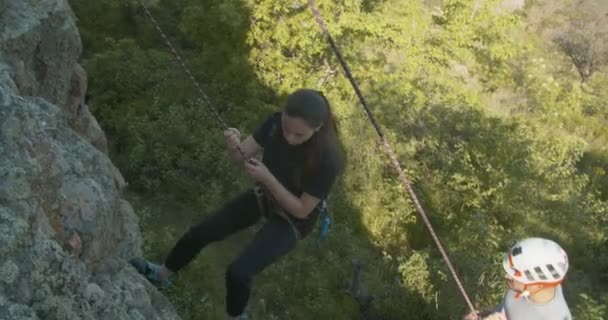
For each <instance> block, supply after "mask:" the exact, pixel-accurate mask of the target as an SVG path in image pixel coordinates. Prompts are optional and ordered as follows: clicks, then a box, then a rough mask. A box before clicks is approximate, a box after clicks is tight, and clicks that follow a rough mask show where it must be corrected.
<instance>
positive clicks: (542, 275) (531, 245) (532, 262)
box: [502, 238, 568, 285]
mask: <svg viewBox="0 0 608 320" xmlns="http://www.w3.org/2000/svg"><path fill="white" fill-rule="evenodd" d="M502 266H503V268H504V269H505V272H506V273H507V274H508V275H509V276H511V277H512V278H513V279H515V280H517V281H519V282H521V283H523V284H525V285H530V284H548V285H551V284H552V285H557V284H559V283H561V282H562V281H563V280H564V277H565V276H566V272H567V271H568V256H567V255H566V252H565V251H564V249H562V248H561V247H560V246H559V245H558V244H557V243H555V242H554V241H551V240H548V239H542V238H528V239H524V240H521V241H519V242H517V243H516V244H515V245H514V246H513V247H512V248H511V250H509V252H507V254H506V255H505V258H504V259H503V262H502Z"/></svg>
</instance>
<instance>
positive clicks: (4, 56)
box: [0, 0, 179, 320]
mask: <svg viewBox="0 0 608 320" xmlns="http://www.w3.org/2000/svg"><path fill="white" fill-rule="evenodd" d="M80 51H81V44H80V38H79V35H78V30H77V28H76V25H75V22H74V16H73V13H72V11H71V9H70V7H69V5H68V3H67V0H0V319H11V320H12V319H45V320H46V319H178V318H179V317H178V316H177V314H176V313H175V311H174V309H173V307H172V306H171V304H170V303H169V302H168V301H167V300H166V299H165V298H164V296H162V295H161V294H159V293H158V292H157V291H156V290H155V289H154V288H153V287H152V286H150V285H149V284H148V283H147V282H146V281H145V280H144V279H143V278H141V277H140V276H139V275H138V274H137V273H136V272H135V271H134V270H133V269H132V268H131V267H130V266H129V265H128V263H127V259H128V258H130V257H132V256H134V255H139V254H140V249H139V248H140V241H141V240H140V233H139V229H138V226H137V217H136V215H135V214H134V212H133V209H132V208H131V206H130V205H129V203H128V202H127V201H125V200H124V199H123V198H122V197H121V190H122V189H123V188H124V186H125V182H124V180H123V178H122V176H121V175H120V172H119V171H118V170H117V169H116V168H115V167H114V166H113V165H112V163H111V161H110V160H109V158H108V156H107V144H106V140H105V136H104V134H103V131H102V130H101V129H100V128H99V125H98V124H97V121H95V118H94V117H93V116H92V115H91V113H90V112H89V110H88V107H87V105H86V103H85V101H84V96H85V93H86V85H87V81H86V74H85V72H84V70H83V69H82V68H81V67H80V66H79V65H78V58H79V55H80Z"/></svg>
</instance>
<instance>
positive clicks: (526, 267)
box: [465, 238, 572, 320]
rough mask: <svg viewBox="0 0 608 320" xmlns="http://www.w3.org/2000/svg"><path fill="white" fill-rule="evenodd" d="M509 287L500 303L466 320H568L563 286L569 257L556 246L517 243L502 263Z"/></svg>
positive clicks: (527, 241) (535, 240) (526, 241)
mask: <svg viewBox="0 0 608 320" xmlns="http://www.w3.org/2000/svg"><path fill="white" fill-rule="evenodd" d="M502 265H503V268H504V270H505V278H506V280H507V286H508V287H509V288H508V290H507V292H506V294H505V297H504V300H503V303H502V304H501V305H500V306H498V307H497V308H494V309H492V310H488V311H485V312H484V314H482V315H479V314H476V313H471V314H468V315H467V316H465V320H475V319H485V320H505V319H506V320H531V319H534V320H571V319H572V316H571V315H570V309H568V304H567V303H566V300H565V299H564V295H563V292H562V286H561V284H562V282H563V281H564V277H565V276H566V272H567V271H568V256H567V255H566V252H565V251H564V250H563V249H562V248H561V247H560V246H559V245H558V244H557V243H555V242H553V241H551V240H547V239H542V238H528V239H524V240H521V241H519V242H518V243H516V244H515V245H514V246H513V247H512V248H511V249H510V250H509V251H508V252H507V253H506V254H505V257H504V259H503V263H502Z"/></svg>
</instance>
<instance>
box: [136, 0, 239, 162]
mask: <svg viewBox="0 0 608 320" xmlns="http://www.w3.org/2000/svg"><path fill="white" fill-rule="evenodd" d="M137 2H139V4H140V5H141V7H142V8H143V9H144V13H145V14H146V17H148V19H149V20H150V22H152V24H153V25H154V27H155V28H156V30H157V31H158V33H159V34H160V35H161V37H162V38H163V40H164V41H165V45H167V47H169V49H170V50H171V53H173V56H174V57H175V59H176V60H177V62H178V64H179V65H180V66H181V67H182V69H183V70H184V72H185V73H186V75H188V77H189V78H190V80H191V81H192V83H193V84H194V86H195V87H196V89H197V91H198V94H199V96H200V98H199V99H202V100H203V101H205V104H206V105H207V107H209V110H210V111H211V113H213V115H214V116H215V119H216V120H217V122H218V123H219V124H220V126H221V127H222V129H223V130H226V129H228V125H227V124H226V122H225V121H224V119H222V117H221V116H220V114H219V112H218V111H217V109H216V108H215V107H214V106H213V104H212V103H211V100H210V99H209V97H208V96H207V95H206V94H205V91H203V87H202V86H201V85H200V83H199V82H198V81H196V78H194V76H193V75H192V72H190V68H188V66H187V65H186V63H185V62H184V60H183V59H182V57H181V56H180V55H179V53H177V50H176V49H175V47H174V46H173V44H172V43H171V41H170V40H169V38H168V37H167V36H166V35H165V33H164V32H163V30H162V29H161V28H160V25H159V24H158V22H156V19H154V17H153V16H152V14H151V13H150V10H148V7H147V6H146V4H145V3H144V2H143V0H137ZM237 150H238V152H239V153H240V155H241V156H242V157H243V160H247V157H246V156H245V153H244V152H243V150H242V149H241V147H240V146H237Z"/></svg>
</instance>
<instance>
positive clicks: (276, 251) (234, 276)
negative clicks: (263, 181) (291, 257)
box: [165, 192, 297, 316]
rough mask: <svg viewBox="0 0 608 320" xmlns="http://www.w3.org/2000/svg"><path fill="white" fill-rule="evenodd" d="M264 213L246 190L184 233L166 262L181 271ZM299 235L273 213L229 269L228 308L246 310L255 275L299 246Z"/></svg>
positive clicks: (233, 311) (235, 313)
mask: <svg viewBox="0 0 608 320" xmlns="http://www.w3.org/2000/svg"><path fill="white" fill-rule="evenodd" d="M260 217H262V214H261V212H260V210H259V208H258V204H257V199H256V196H255V195H254V193H253V192H246V193H243V194H241V195H239V196H238V197H236V198H235V199H233V200H232V201H230V202H228V203H227V204H226V205H224V207H223V208H222V209H221V210H219V211H216V212H215V213H213V214H212V215H210V216H208V217H206V218H205V219H203V221H201V222H200V223H199V224H197V225H195V226H193V227H191V228H190V230H188V232H187V233H186V234H184V235H183V236H182V237H181V239H179V241H178V242H177V244H176V245H175V246H174V247H173V249H172V250H171V253H169V256H168V257H167V260H166V261H165V266H166V267H167V268H168V269H169V270H171V271H173V272H177V271H179V270H180V269H182V268H183V267H184V266H186V265H187V264H188V263H189V262H190V261H192V259H194V257H195V256H196V255H197V254H198V253H199V252H200V251H201V250H202V249H203V248H204V247H205V246H206V245H207V244H209V243H211V242H214V241H219V240H222V239H224V238H225V237H226V236H228V235H231V234H233V233H235V232H237V231H239V230H241V229H243V228H246V227H249V226H251V225H253V224H255V223H256V222H257V221H258V220H259V219H260ZM296 243H297V239H296V236H295V233H294V231H293V229H292V227H291V225H290V224H289V223H288V222H287V221H285V220H283V218H281V217H279V216H277V215H271V216H270V217H269V218H268V220H267V221H266V223H265V224H264V226H263V227H262V229H260V231H258V233H257V234H256V235H255V238H254V239H253V241H252V242H251V243H249V245H247V247H245V249H244V250H243V251H242V252H241V254H240V255H239V256H238V257H237V258H236V259H235V260H234V261H233V262H232V263H231V264H230V266H229V267H228V270H226V292H227V293H226V309H227V312H228V315H230V316H238V315H240V314H241V313H243V311H244V310H245V307H246V306H247V301H248V300H249V293H250V291H251V280H252V278H253V276H254V275H255V274H257V273H259V272H261V271H262V270H264V268H266V267H267V266H269V265H270V264H271V263H273V262H274V261H276V260H277V259H278V258H279V257H281V256H283V255H285V254H286V253H288V252H289V251H291V249H293V248H294V247H295V245H296Z"/></svg>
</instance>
